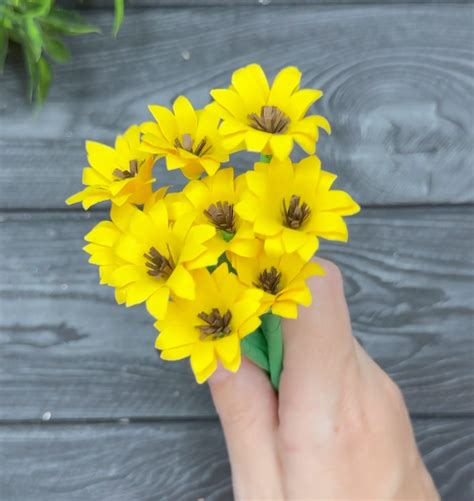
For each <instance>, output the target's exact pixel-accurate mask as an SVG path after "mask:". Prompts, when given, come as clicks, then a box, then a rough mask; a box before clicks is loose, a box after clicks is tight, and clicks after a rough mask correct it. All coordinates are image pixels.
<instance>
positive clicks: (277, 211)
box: [235, 156, 360, 261]
mask: <svg viewBox="0 0 474 501" xmlns="http://www.w3.org/2000/svg"><path fill="white" fill-rule="evenodd" d="M336 177H337V176H336V175H335V174H331V173H330V172H326V171H323V170H321V162H320V160H319V159H318V158H317V157H315V156H310V157H307V158H305V159H303V160H301V162H299V163H297V164H293V163H292V162H291V160H289V159H287V160H284V161H279V160H277V159H273V160H272V161H271V162H270V163H269V164H267V163H256V164H255V170H254V171H249V172H247V173H246V174H245V180H246V184H247V190H246V191H245V192H244V193H243V194H242V200H241V201H240V202H239V203H238V204H237V205H236V206H235V211H236V212H237V214H238V215H239V216H240V217H241V218H242V219H243V220H245V221H248V222H250V223H252V226H253V231H254V232H255V234H257V235H259V236H260V237H261V238H263V239H264V240H265V242H264V249H265V252H266V253H267V254H268V255H270V256H281V255H283V254H291V253H293V252H297V253H298V254H299V255H300V256H301V258H302V259H304V260H306V261H308V260H309V259H310V258H311V257H312V256H313V254H314V253H315V252H316V250H317V248H318V238H317V237H323V238H327V239H330V240H341V241H347V238H348V231H347V226H346V224H345V222H344V219H343V216H350V215H352V214H355V213H357V212H358V211H359V209H360V208H359V206H358V205H357V203H356V202H354V200H353V199H352V198H351V197H350V195H348V194H347V193H345V192H344V191H339V190H331V186H332V184H333V183H334V181H335V179H336Z"/></svg>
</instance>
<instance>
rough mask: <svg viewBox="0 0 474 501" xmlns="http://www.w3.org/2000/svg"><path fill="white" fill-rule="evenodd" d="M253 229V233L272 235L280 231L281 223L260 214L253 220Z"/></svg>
mask: <svg viewBox="0 0 474 501" xmlns="http://www.w3.org/2000/svg"><path fill="white" fill-rule="evenodd" d="M253 229H254V231H255V233H258V234H260V235H268V236H273V235H277V234H279V233H281V231H282V224H281V223H280V222H278V221H275V220H274V219H271V218H270V217H269V216H265V215H261V216H258V217H257V219H256V220H255V225H254V228H253Z"/></svg>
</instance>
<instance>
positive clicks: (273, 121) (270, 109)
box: [247, 106, 290, 134]
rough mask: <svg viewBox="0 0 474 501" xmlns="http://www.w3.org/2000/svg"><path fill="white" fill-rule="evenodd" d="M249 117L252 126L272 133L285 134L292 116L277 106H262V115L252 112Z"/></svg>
mask: <svg viewBox="0 0 474 501" xmlns="http://www.w3.org/2000/svg"><path fill="white" fill-rule="evenodd" d="M247 118H248V119H249V122H250V126H251V127H252V128H254V129H257V130H262V131H263V132H271V133H272V134H284V133H285V132H286V131H287V130H288V125H289V124H290V118H289V117H288V116H287V115H286V114H285V113H283V111H281V110H280V109H279V108H277V107H276V106H262V109H261V110H260V115H257V114H256V113H251V114H250V115H248V116H247Z"/></svg>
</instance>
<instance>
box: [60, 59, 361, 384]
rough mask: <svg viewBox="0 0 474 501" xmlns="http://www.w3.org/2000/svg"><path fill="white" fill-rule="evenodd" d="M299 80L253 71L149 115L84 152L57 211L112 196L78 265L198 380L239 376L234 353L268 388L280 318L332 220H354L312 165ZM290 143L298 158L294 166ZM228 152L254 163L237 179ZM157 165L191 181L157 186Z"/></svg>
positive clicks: (304, 294)
mask: <svg viewBox="0 0 474 501" xmlns="http://www.w3.org/2000/svg"><path fill="white" fill-rule="evenodd" d="M300 79H301V73H300V71H299V70H298V69H297V68H295V67H287V68H284V69H282V70H281V71H280V72H279V73H278V74H277V76H276V77H275V79H274V81H273V83H272V85H271V86H270V85H269V83H268V80H267V78H266V76H265V73H264V72H263V70H262V68H261V67H260V66H259V65H257V64H251V65H249V66H246V67H244V68H241V69H239V70H237V71H235V72H234V73H233V75H232V82H231V85H230V86H229V88H227V89H214V90H212V91H211V96H212V98H213V102H212V103H211V104H209V105H208V106H206V107H205V108H204V109H202V110H195V109H194V108H193V106H192V104H191V103H190V102H189V100H188V99H187V98H186V97H184V96H180V97H178V98H177V99H176V100H175V101H174V103H173V107H172V109H168V108H167V107H164V106H159V105H152V106H150V112H151V114H152V115H153V117H154V119H155V121H152V122H146V123H143V124H141V125H140V126H138V125H132V126H131V127H130V128H129V129H128V130H127V131H126V132H125V133H124V134H123V135H121V136H118V137H117V139H116V141H115V147H114V148H112V147H110V146H106V145H103V144H100V143H96V142H90V141H89V142H87V143H86V149H87V154H88V161H89V166H88V167H86V168H85V169H84V171H83V184H84V185H85V188H84V190H82V191H81V192H79V193H77V194H75V195H73V196H72V197H70V198H69V199H68V200H67V203H68V204H73V203H77V202H82V205H83V207H84V208H85V209H88V208H89V207H91V206H92V205H94V204H97V203H99V202H103V201H106V200H110V201H111V210H110V220H107V221H101V222H100V223H98V224H97V225H96V226H95V227H94V228H93V229H92V231H91V232H90V233H88V234H87V235H86V236H85V240H86V241H87V242H88V244H87V245H86V246H85V247H84V250H85V251H86V252H87V253H88V254H90V260H89V262H90V263H92V264H95V265H97V266H98V267H99V273H100V282H101V283H102V284H107V285H109V286H111V287H113V288H114V289H115V298H116V300H117V302H118V303H119V304H125V305H126V306H133V305H136V304H139V303H145V304H146V307H147V310H148V312H149V313H150V314H151V315H152V316H153V317H154V318H155V319H156V323H155V327H156V329H157V330H158V331H159V335H158V337H157V339H156V348H158V349H159V350H160V351H161V357H162V358H163V359H165V360H180V359H183V358H186V357H189V358H190V361H191V368H192V370H193V372H194V374H195V377H196V380H197V382H198V383H202V382H204V381H206V380H207V379H208V378H209V377H210V376H211V374H212V373H213V372H214V371H215V370H216V369H217V367H218V365H219V363H220V364H221V365H222V366H223V367H224V368H225V369H227V370H229V371H232V372H235V371H237V370H238V368H239V366H240V362H241V356H242V354H244V355H245V356H247V357H248V358H250V359H251V360H252V361H253V362H254V363H256V364H257V365H258V366H259V367H261V368H262V369H263V370H265V371H266V372H267V373H268V374H269V377H270V379H271V382H272V384H273V386H274V387H275V389H278V387H279V380H280V373H281V371H282V360H283V343H282V332H281V318H282V317H284V318H296V317H297V315H298V305H302V306H309V305H310V304H311V300H312V298H311V293H310V290H309V289H308V287H307V284H306V281H307V279H308V278H309V277H311V276H313V275H318V274H323V273H324V271H323V269H322V268H321V267H320V266H319V265H318V264H317V263H316V262H314V261H312V258H313V256H314V254H315V253H316V251H317V250H318V241H319V238H320V237H322V238H326V239H331V240H340V241H347V239H348V231H347V227H346V224H345V222H344V219H343V216H350V215H352V214H355V213H356V212H358V211H359V206H358V205H357V203H355V202H354V200H353V199H352V198H351V197H350V196H349V195H348V194H347V193H345V192H343V191H339V190H333V189H331V188H332V185H333V183H334V181H335V179H336V176H335V175H334V174H331V173H330V172H327V171H324V170H322V169H321V162H320V160H319V159H318V157H316V156H315V151H316V143H317V141H318V136H319V128H322V129H323V130H325V131H326V132H327V133H330V126H329V123H328V122H327V120H326V119H325V118H324V117H322V116H319V115H308V110H309V109H310V107H311V106H312V104H313V103H314V102H315V101H316V100H318V99H319V98H320V97H321V96H322V92H321V91H320V90H313V89H300V88H299V84H300ZM294 143H297V144H298V145H299V146H300V147H301V148H302V149H303V150H304V151H305V152H306V153H307V154H308V156H307V157H306V158H304V159H303V160H301V161H300V162H298V163H293V162H292V160H291V158H290V155H291V152H292V150H293V146H294ZM239 150H247V151H250V152H255V153H259V154H260V159H259V160H258V161H257V162H256V163H255V164H254V165H253V168H252V169H251V170H249V171H247V172H245V173H244V174H241V175H238V176H237V175H236V174H235V172H234V169H233V167H230V166H223V164H227V163H228V162H229V158H230V155H232V154H233V153H235V152H236V151H239ZM161 159H163V160H164V162H165V164H166V168H167V169H168V170H174V169H180V170H181V172H182V173H183V175H184V176H185V177H186V178H187V179H188V180H189V181H188V183H187V184H186V185H185V187H184V188H183V189H182V190H181V191H179V192H173V191H171V190H170V189H169V187H160V188H158V189H156V190H155V188H154V183H155V178H154V177H153V176H154V173H156V177H157V178H158V180H159V177H160V175H159V168H163V167H158V166H157V164H158V161H159V160H161ZM157 171H158V172H157Z"/></svg>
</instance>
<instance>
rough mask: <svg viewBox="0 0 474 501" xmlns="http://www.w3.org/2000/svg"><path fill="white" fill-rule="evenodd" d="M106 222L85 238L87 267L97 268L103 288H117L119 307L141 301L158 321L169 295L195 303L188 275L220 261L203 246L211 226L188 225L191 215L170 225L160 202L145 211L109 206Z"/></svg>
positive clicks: (212, 252)
mask: <svg viewBox="0 0 474 501" xmlns="http://www.w3.org/2000/svg"><path fill="white" fill-rule="evenodd" d="M111 217H112V221H111V222H105V223H99V224H98V225H97V226H96V227H95V228H94V229H93V230H92V231H91V232H90V233H89V234H88V235H86V240H87V241H89V242H91V243H90V244H89V245H86V246H85V247H84V250H85V251H86V252H88V253H89V254H91V259H90V262H91V263H93V264H98V265H99V266H100V267H101V276H102V277H103V280H104V283H107V284H108V285H111V286H112V287H115V288H116V289H117V293H116V299H117V301H118V302H119V303H125V304H126V305H127V306H132V305H135V304H139V303H142V302H146V304H147V307H148V308H149V309H153V312H154V314H155V315H156V316H157V317H160V318H161V317H163V316H164V315H165V313H166V309H167V306H168V300H169V297H170V295H171V296H173V297H182V298H186V299H190V300H192V299H194V298H195V289H196V284H195V280H194V277H193V275H192V274H191V272H190V271H191V270H195V269H199V268H201V267H207V266H212V265H215V264H216V263H217V260H218V258H219V251H216V250H215V249H213V248H212V246H209V247H207V246H206V243H207V242H208V241H209V240H210V239H212V237H213V236H214V235H215V229H214V228H213V227H212V226H211V225H209V224H200V225H193V218H192V217H191V216H183V217H181V218H180V219H179V221H176V222H174V223H173V224H170V219H169V216H168V210H167V206H166V203H165V201H164V200H158V201H157V202H156V203H155V204H154V205H153V206H152V207H149V208H148V211H147V212H144V211H141V210H140V209H138V208H136V207H135V206H129V205H127V206H125V207H117V206H114V207H113V208H112V211H111ZM117 232H119V233H120V234H119V235H117ZM105 267H107V268H105ZM102 268H103V269H102Z"/></svg>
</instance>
